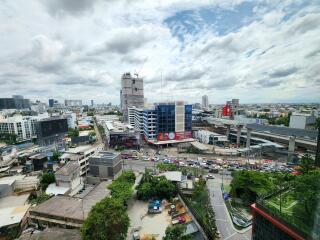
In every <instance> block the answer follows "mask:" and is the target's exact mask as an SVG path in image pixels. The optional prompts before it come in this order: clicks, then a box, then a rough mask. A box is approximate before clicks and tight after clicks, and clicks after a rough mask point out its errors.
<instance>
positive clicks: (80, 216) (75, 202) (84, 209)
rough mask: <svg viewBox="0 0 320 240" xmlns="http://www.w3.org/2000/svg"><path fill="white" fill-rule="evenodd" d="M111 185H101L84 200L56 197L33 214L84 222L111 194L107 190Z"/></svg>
mask: <svg viewBox="0 0 320 240" xmlns="http://www.w3.org/2000/svg"><path fill="white" fill-rule="evenodd" d="M110 183H111V181H110V182H106V181H104V182H101V183H99V184H98V185H97V186H95V187H94V188H93V189H92V191H90V192H89V193H88V194H87V195H86V196H84V197H83V198H75V197H69V196H65V195H57V196H54V197H52V198H50V199H49V200H47V201H45V202H43V203H41V204H39V205H38V206H36V207H35V208H33V209H32V210H31V211H32V213H31V214H32V215H38V214H40V215H44V214H45V215H49V216H56V217H63V218H65V219H66V218H69V219H75V220H80V221H82V220H84V219H85V218H86V217H87V216H88V214H89V212H90V210H91V208H92V207H93V206H94V205H95V204H96V203H97V202H99V201H100V200H102V199H103V198H105V197H106V196H108V195H109V194H110V191H109V190H108V189H107V185H109V184H110ZM33 213H35V214H33Z"/></svg>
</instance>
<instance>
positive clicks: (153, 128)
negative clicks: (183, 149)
mask: <svg viewBox="0 0 320 240" xmlns="http://www.w3.org/2000/svg"><path fill="white" fill-rule="evenodd" d="M129 118H130V119H129V120H130V124H131V125H132V126H133V127H134V128H135V129H136V130H139V131H140V133H143V135H144V138H145V140H147V141H148V142H150V143H152V144H161V142H166V141H174V143H178V142H181V141H184V140H185V139H190V138H192V105H188V104H184V102H181V101H178V102H173V103H159V104H156V105H155V107H154V109H144V110H142V109H138V108H129Z"/></svg>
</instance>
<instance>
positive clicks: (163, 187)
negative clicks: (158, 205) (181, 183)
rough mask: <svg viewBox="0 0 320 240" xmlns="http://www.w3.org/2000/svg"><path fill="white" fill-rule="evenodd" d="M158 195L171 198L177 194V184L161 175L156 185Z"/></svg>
mask: <svg viewBox="0 0 320 240" xmlns="http://www.w3.org/2000/svg"><path fill="white" fill-rule="evenodd" d="M155 191H156V196H158V197H159V198H166V199H170V198H172V197H173V196H175V195H177V189H176V186H175V185H174V184H173V183H172V182H170V181H168V180H167V179H166V178H165V177H159V178H158V182H157V184H156V185H155Z"/></svg>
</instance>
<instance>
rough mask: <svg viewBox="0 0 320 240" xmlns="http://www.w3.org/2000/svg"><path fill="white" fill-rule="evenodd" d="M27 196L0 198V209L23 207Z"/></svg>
mask: <svg viewBox="0 0 320 240" xmlns="http://www.w3.org/2000/svg"><path fill="white" fill-rule="evenodd" d="M29 195H30V194H29V193H28V194H21V195H19V196H14V195H12V196H8V197H2V198H0V209H1V208H10V207H17V206H23V205H25V203H26V202H27V200H28V197H29ZM0 216H1V215H0ZM0 218H1V217H0Z"/></svg>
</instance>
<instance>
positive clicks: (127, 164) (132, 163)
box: [123, 159, 156, 172]
mask: <svg viewBox="0 0 320 240" xmlns="http://www.w3.org/2000/svg"><path fill="white" fill-rule="evenodd" d="M123 163H124V169H126V170H133V171H137V172H144V170H145V168H149V169H153V168H154V167H155V164H156V163H155V162H152V161H142V160H131V159H125V160H124V162H123Z"/></svg>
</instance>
